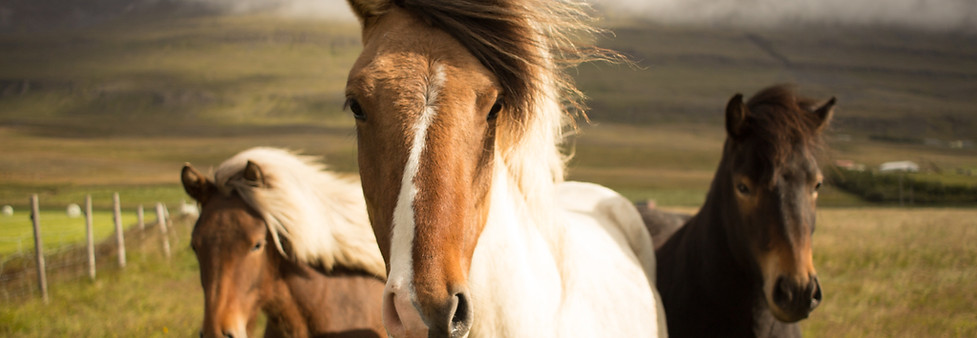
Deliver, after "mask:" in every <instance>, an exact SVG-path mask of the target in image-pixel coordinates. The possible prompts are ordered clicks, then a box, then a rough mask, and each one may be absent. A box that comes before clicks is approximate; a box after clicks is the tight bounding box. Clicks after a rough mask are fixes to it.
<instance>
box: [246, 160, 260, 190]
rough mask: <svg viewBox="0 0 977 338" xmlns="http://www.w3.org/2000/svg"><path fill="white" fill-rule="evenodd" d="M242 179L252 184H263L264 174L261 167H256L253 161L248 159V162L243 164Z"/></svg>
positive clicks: (257, 185) (258, 185)
mask: <svg viewBox="0 0 977 338" xmlns="http://www.w3.org/2000/svg"><path fill="white" fill-rule="evenodd" d="M244 179H245V180H247V181H248V182H249V183H251V184H252V185H253V186H256V187H263V186H265V174H263V173H262V172H261V167H258V165H257V164H255V163H254V162H251V161H248V164H247V165H246V166H244Z"/></svg>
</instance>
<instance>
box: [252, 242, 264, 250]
mask: <svg viewBox="0 0 977 338" xmlns="http://www.w3.org/2000/svg"><path fill="white" fill-rule="evenodd" d="M262 244H264V243H262V242H258V243H254V246H253V247H251V251H258V250H261V245H262Z"/></svg>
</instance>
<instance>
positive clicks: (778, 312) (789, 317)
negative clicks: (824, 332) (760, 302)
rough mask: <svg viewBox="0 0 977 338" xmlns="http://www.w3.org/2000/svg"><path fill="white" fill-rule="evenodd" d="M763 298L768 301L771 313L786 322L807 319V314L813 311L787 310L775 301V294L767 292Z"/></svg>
mask: <svg viewBox="0 0 977 338" xmlns="http://www.w3.org/2000/svg"><path fill="white" fill-rule="evenodd" d="M763 298H764V300H765V301H766V303H767V309H768V310H769V311H770V314H772V315H773V317H774V318H776V319H777V320H778V321H781V322H784V323H796V322H798V321H801V320H803V319H807V316H808V315H810V314H811V311H801V312H798V313H792V312H790V311H785V310H784V309H782V308H781V307H779V306H777V304H775V303H774V301H773V296H772V295H770V294H765V295H764V297H763Z"/></svg>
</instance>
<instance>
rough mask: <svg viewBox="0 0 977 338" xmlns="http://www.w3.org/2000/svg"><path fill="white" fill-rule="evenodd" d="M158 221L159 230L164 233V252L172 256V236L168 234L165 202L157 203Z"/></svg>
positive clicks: (168, 256) (167, 256)
mask: <svg viewBox="0 0 977 338" xmlns="http://www.w3.org/2000/svg"><path fill="white" fill-rule="evenodd" d="M156 221H157V222H159V232H160V233H161V234H163V253H164V254H165V255H166V258H170V237H169V236H167V235H166V232H167V231H166V230H167V229H166V228H167V227H166V213H165V211H164V209H163V203H156Z"/></svg>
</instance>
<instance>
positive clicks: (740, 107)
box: [726, 94, 748, 138]
mask: <svg viewBox="0 0 977 338" xmlns="http://www.w3.org/2000/svg"><path fill="white" fill-rule="evenodd" d="M747 112H748V110H747V109H746V105H745V104H743V94H736V95H733V97H732V98H731V99H729V103H727V104H726V132H727V133H729V136H730V137H732V138H738V137H740V136H743V127H744V126H745V125H746V114H747Z"/></svg>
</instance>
